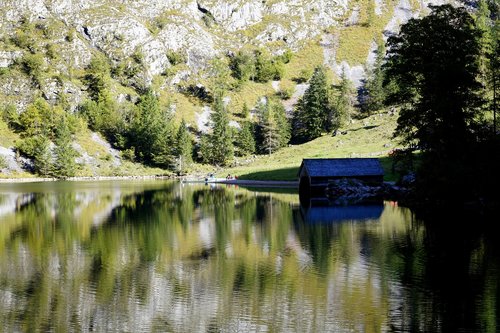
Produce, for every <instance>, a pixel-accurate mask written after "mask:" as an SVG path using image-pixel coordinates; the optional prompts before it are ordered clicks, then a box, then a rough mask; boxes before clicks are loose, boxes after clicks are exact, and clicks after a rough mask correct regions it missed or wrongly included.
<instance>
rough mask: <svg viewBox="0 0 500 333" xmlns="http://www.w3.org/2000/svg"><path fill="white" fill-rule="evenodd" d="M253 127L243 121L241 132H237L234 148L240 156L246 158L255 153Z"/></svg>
mask: <svg viewBox="0 0 500 333" xmlns="http://www.w3.org/2000/svg"><path fill="white" fill-rule="evenodd" d="M254 136H255V135H254V127H253V124H252V123H251V122H249V121H245V122H244V123H243V124H242V125H241V130H240V131H239V132H238V135H237V140H236V143H235V145H236V147H238V154H239V155H240V156H247V155H250V154H254V153H255V138H254Z"/></svg>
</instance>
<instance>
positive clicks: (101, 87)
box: [83, 55, 111, 101]
mask: <svg viewBox="0 0 500 333" xmlns="http://www.w3.org/2000/svg"><path fill="white" fill-rule="evenodd" d="M110 75H111V66H110V65H109V62H108V60H107V59H106V57H104V56H103V55H96V56H94V57H93V58H92V59H91V60H90V64H89V66H88V67H87V69H86V74H85V76H84V77H83V82H84V83H85V84H86V85H87V86H88V94H89V96H90V98H91V99H92V100H94V101H97V100H98V99H99V95H101V93H103V92H104V91H105V90H107V89H108V88H109V81H110V79H111V76H110Z"/></svg>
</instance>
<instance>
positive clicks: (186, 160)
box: [175, 119, 193, 173]
mask: <svg viewBox="0 0 500 333" xmlns="http://www.w3.org/2000/svg"><path fill="white" fill-rule="evenodd" d="M175 145H176V147H175V156H176V159H177V163H176V169H177V170H176V171H177V172H179V173H184V172H186V170H187V169H188V168H189V166H190V165H191V164H192V162H193V158H192V154H193V142H192V138H191V135H190V134H189V131H188V128H187V125H186V122H185V121H184V119H182V121H181V124H180V126H179V130H178V131H177V135H176V140H175Z"/></svg>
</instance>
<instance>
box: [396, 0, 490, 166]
mask: <svg viewBox="0 0 500 333" xmlns="http://www.w3.org/2000/svg"><path fill="white" fill-rule="evenodd" d="M431 9H432V13H431V14H430V15H429V16H427V17H424V18H422V19H412V20H410V21H409V22H408V23H407V24H404V25H403V26H402V27H401V31H400V33H399V34H398V35H396V36H393V37H390V38H389V40H388V52H387V54H388V60H387V64H386V68H387V77H388V78H390V79H392V80H394V81H395V82H396V84H397V88H398V90H397V91H395V92H394V94H393V95H392V96H391V100H392V101H393V102H396V103H399V104H401V105H402V109H401V114H400V118H399V119H398V127H397V130H396V135H398V136H399V137H401V138H402V139H403V142H404V143H406V144H407V145H418V146H419V147H420V149H422V150H424V151H434V152H441V153H443V154H446V155H449V154H451V155H457V154H461V153H462V152H463V151H464V149H465V147H467V146H468V143H470V142H471V140H473V131H474V127H475V125H476V124H477V116H478V112H479V110H480V109H479V108H480V106H481V103H482V100H481V98H480V97H479V95H478V93H479V91H480V89H481V85H480V84H479V82H478V81H477V78H478V76H479V59H480V55H481V47H480V44H479V38H480V36H481V33H480V31H479V30H478V29H477V28H476V27H475V23H474V20H473V19H472V17H471V16H470V15H469V14H468V13H467V12H466V11H465V9H463V8H454V7H452V6H450V5H444V6H433V7H431ZM446 155H442V156H441V157H444V156H446Z"/></svg>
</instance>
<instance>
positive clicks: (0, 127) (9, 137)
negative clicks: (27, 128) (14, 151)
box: [0, 119, 19, 148]
mask: <svg viewBox="0 0 500 333" xmlns="http://www.w3.org/2000/svg"><path fill="white" fill-rule="evenodd" d="M18 139H19V135H17V134H16V133H14V132H12V131H11V130H10V129H9V127H8V126H7V124H6V123H5V122H4V121H3V120H2V119H0V146H2V147H6V148H8V147H13V146H14V142H16V140H18Z"/></svg>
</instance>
